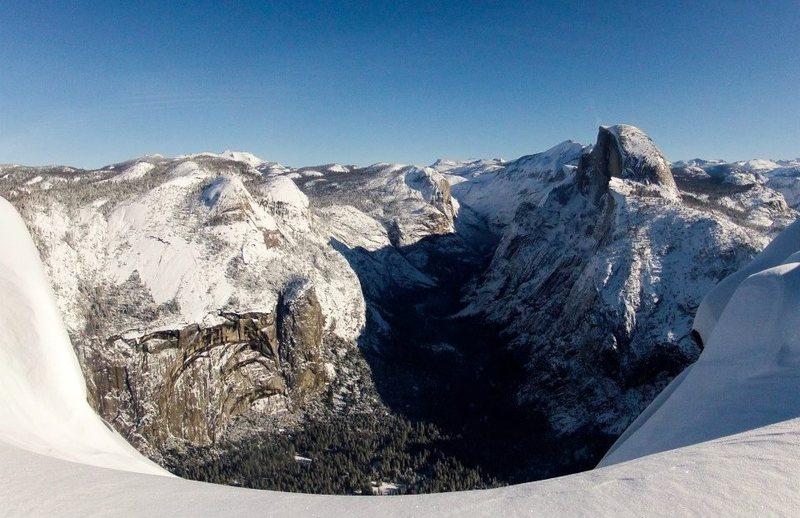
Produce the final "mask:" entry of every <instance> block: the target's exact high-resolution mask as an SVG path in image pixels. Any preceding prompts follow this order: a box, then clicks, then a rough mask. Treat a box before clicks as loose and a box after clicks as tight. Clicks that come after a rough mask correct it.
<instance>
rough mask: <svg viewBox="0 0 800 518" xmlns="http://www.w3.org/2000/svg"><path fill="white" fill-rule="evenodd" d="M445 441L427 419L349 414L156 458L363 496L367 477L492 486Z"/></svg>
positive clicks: (300, 488)
mask: <svg viewBox="0 0 800 518" xmlns="http://www.w3.org/2000/svg"><path fill="white" fill-rule="evenodd" d="M448 440H449V438H448V437H445V436H443V435H442V433H441V432H440V430H439V429H438V428H436V427H435V426H434V425H431V424H424V423H419V422H417V423H412V422H410V421H408V420H406V419H404V418H402V417H399V416H395V415H385V416H382V417H379V418H376V416H374V415H372V414H357V415H348V416H331V417H330V419H328V420H325V421H309V422H307V423H306V424H305V425H304V426H303V427H302V429H300V430H298V431H297V432H296V433H294V434H291V435H284V434H272V433H271V434H264V435H262V436H258V437H252V438H250V439H249V440H243V441H238V442H236V443H225V444H219V445H217V446H215V447H208V448H197V447H193V448H188V449H185V450H170V451H168V452H166V453H165V455H164V459H165V463H166V467H167V468H168V469H169V470H170V471H171V472H172V473H174V474H176V475H178V476H181V477H184V478H189V479H194V480H202V481H206V482H213V483H217V484H227V485H237V486H243V487H249V488H254V489H271V490H276V491H290V492H302V493H323V494H348V495H352V494H366V495H369V494H372V492H373V490H372V487H373V483H376V484H379V483H381V482H387V483H393V484H396V485H397V486H398V489H397V493H399V494H416V493H436V492H442V491H459V490H466V489H478V488H487V487H495V486H497V485H499V483H498V481H497V480H495V479H493V478H490V477H489V476H487V475H486V474H484V472H483V471H482V470H481V469H480V468H478V467H472V466H465V465H463V464H462V463H461V462H460V461H459V460H458V459H457V458H456V457H455V456H453V455H451V454H448V452H447V451H446V450H447V443H448V442H449V441H448ZM295 456H298V457H299V458H297V459H296V457H295ZM306 458H308V459H311V461H310V462H309V461H307V460H305V459H306Z"/></svg>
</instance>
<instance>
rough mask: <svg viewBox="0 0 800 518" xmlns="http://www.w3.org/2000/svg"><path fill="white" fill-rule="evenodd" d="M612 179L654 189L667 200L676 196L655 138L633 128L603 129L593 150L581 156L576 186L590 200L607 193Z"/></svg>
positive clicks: (666, 164)
mask: <svg viewBox="0 0 800 518" xmlns="http://www.w3.org/2000/svg"><path fill="white" fill-rule="evenodd" d="M612 177H615V178H622V179H626V180H631V181H634V182H637V183H640V184H644V185H648V186H655V187H657V188H659V191H660V192H661V193H662V194H663V195H664V196H666V197H675V196H677V187H676V185H675V180H674V179H673V177H672V172H671V171H670V167H669V162H667V160H666V159H665V158H664V155H663V153H662V152H661V150H660V149H659V148H658V147H657V146H656V145H655V143H654V142H653V141H652V139H651V138H650V137H649V136H647V134H645V133H644V132H643V131H642V130H640V129H639V128H636V127H634V126H629V125H627V124H620V125H617V126H610V127H604V126H601V127H600V129H599V130H598V133H597V143H596V144H595V145H594V147H593V148H592V151H591V152H590V153H588V154H586V155H584V156H583V157H581V161H580V164H579V166H578V171H577V184H578V186H579V187H580V189H581V190H582V191H583V192H584V193H586V194H588V195H589V196H590V197H591V198H593V199H598V198H599V197H600V196H602V195H603V194H605V193H606V192H607V191H608V183H609V181H610V180H611V178H612Z"/></svg>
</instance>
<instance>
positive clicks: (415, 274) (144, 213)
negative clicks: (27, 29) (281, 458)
mask: <svg viewBox="0 0 800 518" xmlns="http://www.w3.org/2000/svg"><path fill="white" fill-rule="evenodd" d="M764 164H766V163H760V165H759V167H762V169H758V170H757V171H756V170H755V169H754V168H755V167H756V163H755V162H754V163H753V164H751V166H748V167H750V168H751V169H750V170H752V171H756V172H753V173H752V174H753V177H754V178H756V180H757V181H754V182H752V183H742V182H740V181H739V180H736V181H734V180H729V179H728V178H733V176H732V174H734V173H731V174H728V173H725V174H723V175H722V176H720V175H719V174H717V173H713V174H712V172H709V171H711V169H713V168H714V167H718V166H719V165H720V164H711V163H706V162H699V161H693V162H691V163H677V164H674V165H673V166H672V167H670V164H669V163H668V162H667V160H666V158H665V157H664V156H663V154H662V153H661V151H660V150H659V149H658V147H657V146H656V145H655V144H654V143H653V142H652V140H650V138H649V137H647V135H645V134H644V133H643V132H642V131H641V130H639V129H637V128H634V127H632V126H625V125H620V126H614V127H610V128H601V129H600V131H599V135H598V141H597V143H596V144H595V145H594V146H586V145H582V144H577V143H574V142H570V141H566V142H564V143H562V144H559V145H557V146H555V147H553V148H552V149H550V150H547V151H545V152H542V153H538V154H534V155H530V156H526V157H522V158H520V159H518V160H514V161H511V162H505V161H502V160H499V159H492V160H475V161H469V162H456V161H444V160H441V161H437V162H436V163H435V164H433V165H432V166H430V167H416V166H404V165H396V164H375V165H372V166H369V167H355V166H350V165H348V166H345V165H339V164H328V165H324V166H317V167H302V168H292V167H286V166H283V165H281V164H277V163H272V162H266V161H263V160H261V159H258V158H256V157H253V156H252V155H249V154H244V153H232V152H226V153H223V154H219V155H216V154H212V153H200V154H195V155H187V156H184V157H178V158H174V159H167V158H164V157H160V156H147V157H142V158H140V159H135V160H132V161H129V162H125V163H122V164H115V165H112V166H108V167H106V168H103V169H99V170H95V171H83V170H76V169H72V168H66V167H56V168H27V167H22V166H3V167H2V168H1V169H0V195H2V196H4V197H6V198H7V199H9V201H11V202H12V204H14V205H15V206H16V207H17V208H18V209H19V211H20V212H21V214H22V216H23V218H24V219H25V221H26V223H27V224H28V227H29V228H30V229H31V232H32V234H33V237H34V240H35V242H36V244H37V246H38V248H39V251H40V253H41V255H42V258H43V260H44V263H45V266H46V270H47V273H48V275H49V277H50V279H51V282H52V285H53V289H54V291H55V293H56V299H57V302H58V307H59V309H60V311H61V312H62V314H63V315H64V320H65V324H66V327H67V330H68V332H69V334H70V336H71V337H72V341H73V344H74V346H75V349H76V352H77V355H78V358H79V361H80V363H81V366H82V367H83V370H84V373H85V375H86V378H87V384H88V388H89V398H90V401H91V402H92V404H93V406H94V407H95V408H96V409H97V410H98V412H99V413H100V414H101V415H102V416H103V417H104V418H105V419H107V420H108V421H109V422H111V423H112V424H113V425H114V426H115V427H116V429H117V430H119V431H120V432H122V433H123V435H124V436H125V437H126V438H128V439H129V440H130V441H132V442H133V443H134V444H136V445H137V447H139V448H141V449H143V450H144V451H147V452H149V453H151V454H155V453H157V451H158V450H159V449H160V448H162V447H165V446H166V445H170V444H173V443H174V442H175V441H178V442H188V443H191V444H198V445H202V444H211V443H214V442H215V441H217V440H218V439H219V438H220V437H222V436H224V435H225V434H229V433H232V431H233V430H237V431H241V430H242V427H245V428H247V427H248V426H250V427H252V426H254V425H253V423H259V424H257V425H255V426H256V427H258V426H265V424H264V421H263V419H272V418H274V417H276V416H278V417H280V418H281V419H283V418H286V419H291V418H292V416H293V415H296V414H298V413H301V412H303V409H304V408H306V407H308V406H309V405H311V406H313V405H314V404H316V403H317V402H319V401H320V396H321V395H322V394H323V393H325V392H326V391H328V390H330V388H331V387H334V388H335V390H334V392H335V393H334V394H333V396H332V400H333V401H334V403H333V406H334V407H335V408H342V407H346V406H347V405H352V404H360V405H363V406H365V407H366V408H370V407H372V406H376V405H378V404H380V402H379V401H378V399H379V398H378V397H376V396H377V395H385V394H384V393H385V392H386V391H387V390H388V391H391V390H393V391H394V392H397V391H398V390H400V389H405V388H406V387H405V385H396V386H394V385H393V384H394V383H395V381H396V380H395V379H394V378H392V379H391V380H390V381H386V382H384V383H383V386H380V385H381V383H380V380H378V381H377V383H378V385H379V387H378V393H379V394H376V393H375V391H374V389H370V388H369V387H367V385H369V383H372V382H373V381H374V380H372V381H371V380H368V379H366V378H367V377H369V376H370V375H373V376H379V375H381V374H380V373H382V372H388V371H391V369H390V368H388V367H387V365H388V366H389V367H391V362H393V361H395V359H396V358H398V357H400V356H402V355H403V354H406V355H411V354H413V355H418V358H417V364H424V363H425V362H427V361H429V360H428V359H429V358H434V359H435V360H436V361H438V362H441V364H442V365H448V366H449V367H448V368H450V369H452V370H457V369H462V368H464V365H465V364H466V363H468V362H467V361H466V360H464V358H465V356H464V355H465V354H468V352H467V349H466V348H462V344H460V343H459V340H460V339H462V335H464V334H469V333H468V332H467V333H465V332H460V333H459V331H458V329H457V327H458V326H459V325H461V323H462V322H467V321H468V322H470V325H471V326H473V327H474V326H476V323H478V325H481V324H485V326H484V327H486V328H487V329H491V330H493V331H492V332H495V331H496V333H497V334H498V335H499V336H498V337H497V338H498V339H497V340H496V343H495V342H494V341H487V342H486V343H485V344H483V345H482V347H483V348H484V349H487V350H488V351H486V354H494V352H493V351H492V350H491V348H492V347H500V346H499V345H498V344H500V343H508V344H509V349H510V350H511V351H512V354H513V355H514V357H515V358H516V361H517V362H521V363H522V364H523V365H524V369H525V372H524V375H523V376H522V378H521V379H519V380H517V379H516V378H515V379H514V380H497V379H487V378H486V377H483V378H476V379H478V382H479V383H485V384H486V386H487V390H488V387H489V386H490V385H495V384H497V383H501V384H502V383H505V384H510V383H512V382H513V383H515V384H516V385H514V386H513V387H510V388H511V389H512V390H513V392H514V394H515V399H516V402H517V404H518V406H519V407H520V408H522V409H524V410H525V411H526V412H528V413H529V414H530V415H533V416H541V417H542V418H543V419H544V420H545V421H546V422H547V423H548V425H549V427H550V429H551V431H552V432H553V433H555V434H560V435H562V436H565V437H566V436H572V437H597V436H600V437H606V439H604V440H608V439H607V438H608V437H611V438H613V437H616V436H617V435H619V434H620V433H621V432H622V431H623V430H624V429H625V427H626V426H627V425H628V423H630V422H631V421H632V420H633V419H634V418H635V417H636V416H637V415H638V414H639V413H640V411H641V410H642V409H643V408H644V407H645V406H647V404H648V403H649V402H650V401H651V400H652V399H653V398H654V397H655V396H656V394H658V392H659V391H660V390H661V389H662V388H663V387H664V386H665V385H666V384H667V383H668V382H669V381H670V379H672V377H674V376H675V375H676V374H677V373H678V372H680V371H681V370H682V369H683V368H684V367H685V366H686V365H688V364H690V363H691V362H692V361H693V360H694V359H696V358H697V356H698V354H699V352H700V348H699V346H698V344H697V343H696V341H695V340H693V339H692V338H691V331H692V319H693V317H694V313H695V310H696V309H697V307H698V306H699V305H700V301H701V300H702V298H703V296H704V294H705V293H706V292H707V291H708V290H709V289H710V288H711V287H712V286H713V285H714V284H715V283H717V282H718V281H719V280H721V279H722V278H723V277H725V276H726V275H728V274H729V273H731V272H733V271H735V270H737V269H739V268H740V267H742V266H743V265H744V264H745V263H746V262H747V261H749V260H750V259H751V258H752V257H753V256H754V255H755V254H756V253H757V252H758V251H760V250H761V249H762V248H763V247H764V246H765V245H766V244H767V243H768V242H769V240H770V239H771V238H772V237H774V235H776V234H777V233H778V232H779V231H780V230H782V229H783V228H785V227H786V226H787V225H788V224H789V223H790V222H791V221H793V220H794V219H795V218H796V216H797V213H796V211H795V210H794V209H793V208H792V207H790V206H789V204H787V198H786V196H788V197H789V198H791V196H792V192H793V191H792V190H791V188H790V187H786V185H790V182H788V180H787V181H785V182H784V183H781V182H773V183H772V184H770V181H771V180H770V179H771V178H773V179H774V178H791V175H789V173H785V174H784V173H779V172H775V171H777V170H780V169H787V170H790V169H791V168H792V167H793V166H792V165H791V164H789V163H784V164H780V163H774V165H775V166H776V167H774V168H772V169H769V171H770V172H771V173H768V172H763V171H765V170H766V169H763V167H766V166H765V165H764ZM767 165H769V166H770V167H771V166H772V163H770V164H767ZM742 167H744V166H742ZM723 169H724V168H723ZM729 169H730V170H733V169H735V168H729ZM726 170H728V169H726ZM714 171H716V169H714ZM737 171H738V170H737ZM756 173H757V174H758V175H761V176H756ZM772 173H774V174H772ZM720 174H722V173H720ZM735 174H738V173H735ZM748 174H751V173H748ZM781 175H783V176H781ZM736 178H738V177H736ZM762 180H763V181H762ZM792 185H793V184H792ZM784 194H785V195H784ZM439 298H445V299H447V300H446V301H445V302H441V301H438V299H439ZM432 300H433V302H431V301H432ZM409 308H410V309H409ZM465 325H466V324H465ZM414 328H416V329H418V330H419V331H418V332H416V333H413V332H410V331H409V329H412V331H413V329H414ZM454 328H455V330H453V329H454ZM470 329H471V328H470ZM701 335H702V333H701ZM412 338H413V341H414V342H420V343H415V344H413V347H411V346H409V344H407V343H406V342H408V341H409V340H410V339H412ZM426 340H428V341H430V343H427V342H425V341H426ZM390 343H393V344H395V345H394V346H393V347H394V350H393V351H389V350H387V348H388V347H389V346H387V345H386V344H390ZM404 347H405V348H404ZM420 351H427V352H426V353H425V354H422V353H421V352H420ZM443 351H444V352H443ZM443 354H444V356H443ZM447 354H450V355H453V356H447ZM459 354H460V355H461V356H459ZM359 355H361V356H363V357H368V360H369V368H364V366H363V365H361V367H358V366H355V365H354V364H353V360H352V359H353V357H354V356H355V357H359ZM477 357H478V356H475V355H472V356H466V358H468V359H474V358H477ZM375 358H378V359H377V360H376V359H375ZM455 358H461V360H459V361H455V360H454V359H455ZM362 363H363V361H362ZM437 365H439V364H437ZM495 374H496V373H495ZM493 375H494V374H493ZM386 386H389V388H388V389H387V388H386ZM409 386H410V387H411V388H414V387H413V386H411V385H409ZM424 388H425V387H423V389H424ZM421 390H422V389H421ZM345 393H346V394H347V398H349V399H347V398H344V399H343V397H344V396H343V394H345ZM434 393H435V392H427V393H426V394H428V395H430V394H434ZM405 397H406V399H407V400H408V399H411V400H413V399H415V398H416V396H409V395H406V396H405ZM354 398H355V399H354ZM345 399H346V400H347V401H349V403H347V405H344V404H343V403H341V402H342V401H344V400H345ZM401 399H402V394H401ZM479 418H480V416H479V415H478V416H476V419H479ZM594 448H595V449H594V450H591V451H589V452H588V453H587V451H583V452H582V453H581V452H579V454H580V455H584V456H586V457H587V458H590V459H591V458H593V456H596V455H598V454H601V453H602V451H601V450H599V449H597V448H598V447H594Z"/></svg>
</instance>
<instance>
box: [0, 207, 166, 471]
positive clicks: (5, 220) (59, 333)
mask: <svg viewBox="0 0 800 518" xmlns="http://www.w3.org/2000/svg"><path fill="white" fill-rule="evenodd" d="M0 221H2V225H0V242H2V243H3V248H2V253H0V292H1V293H2V294H3V295H2V298H0V380H2V383H0V441H2V442H4V443H6V444H9V445H14V446H16V447H18V448H22V449H25V450H28V451H31V452H35V453H39V454H43V455H47V456H50V457H55V458H60V459H65V460H71V461H75V462H81V463H84V464H90V465H93V466H100V467H104V468H116V469H125V470H127V471H136V472H141V473H150V474H158V475H167V473H166V472H165V471H163V470H162V469H161V468H159V467H158V466H156V465H155V464H153V463H152V462H150V461H148V460H146V459H145V458H144V457H142V456H141V455H140V454H139V453H138V452H137V451H136V450H134V449H133V448H132V447H131V446H130V445H128V443H126V442H125V441H124V440H123V439H122V438H121V437H120V436H119V435H117V434H116V433H114V432H112V431H111V429H110V428H109V427H108V426H107V425H105V424H104V423H103V422H102V421H101V420H100V419H99V418H98V417H97V415H95V413H94V411H92V409H91V408H90V407H89V404H88V403H87V402H86V385H85V384H84V380H83V375H82V374H81V370H80V367H79V366H78V361H77V359H76V358H75V353H74V352H73V350H72V345H71V344H70V341H69V337H68V336H67V332H66V330H65V328H64V324H63V323H62V320H61V316H60V315H59V312H58V308H57V307H56V303H55V300H54V298H53V293H52V290H51V289H50V285H49V283H48V281H47V278H46V277H45V273H44V269H43V267H42V264H41V261H40V260H39V253H38V252H37V250H36V247H35V246H34V244H33V241H32V240H31V237H30V235H29V234H28V230H27V228H26V227H25V224H24V223H23V221H22V219H21V218H20V217H19V215H18V214H17V211H16V210H15V209H14V208H13V207H12V206H11V205H10V204H9V203H8V202H7V201H5V200H4V199H2V198H0Z"/></svg>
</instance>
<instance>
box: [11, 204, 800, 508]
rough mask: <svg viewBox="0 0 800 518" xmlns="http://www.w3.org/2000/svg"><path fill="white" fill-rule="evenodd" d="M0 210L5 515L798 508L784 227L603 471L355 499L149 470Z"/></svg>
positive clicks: (24, 244)
mask: <svg viewBox="0 0 800 518" xmlns="http://www.w3.org/2000/svg"><path fill="white" fill-rule="evenodd" d="M0 217H1V218H2V221H3V222H4V225H3V226H2V227H0V237H2V239H3V242H4V243H6V244H9V245H12V246H5V247H3V248H2V249H0V285H2V286H3V291H4V297H3V298H2V299H0V357H2V359H3V363H2V371H3V383H2V384H0V386H1V387H2V389H0V415H1V416H2V417H3V420H2V421H1V422H0V458H2V462H0V499H2V502H3V512H4V513H5V514H9V515H26V516H31V515H36V516H45V515H47V516H51V515H54V514H55V515H59V516H95V515H102V516H132V515H137V516H138V515H142V514H146V515H148V516H196V515H198V514H209V513H211V514H214V515H219V516H249V515H263V513H264V510H265V509H268V510H269V513H270V514H271V515H274V516H297V515H304V516H343V515H346V516H375V515H381V516H409V515H423V516H462V515H464V514H469V515H471V516H498V515H503V516H516V515H520V516H521V515H530V514H537V515H538V514H542V515H544V514H547V515H559V516H587V515H592V516H597V515H614V516H641V515H648V516H675V515H726V516H728V515H733V516H739V515H740V516H752V515H755V514H758V515H764V514H767V515H792V514H794V512H795V511H796V509H797V508H798V506H800V497H799V496H798V495H800V485H798V484H799V483H798V479H797V476H796V474H797V471H798V469H800V462H798V459H800V418H798V411H800V407H799V406H798V404H797V400H796V399H797V398H796V397H794V396H793V394H795V393H796V390H795V386H796V379H797V369H798V363H797V357H798V354H797V352H798V344H797V340H796V337H797V336H798V333H797V330H798V322H797V318H796V317H797V315H798V314H800V301H798V300H797V293H798V287H800V286H798V279H797V276H796V273H797V271H798V268H799V267H800V261H798V254H799V253H800V252H798V250H800V242H798V230H800V227H799V226H798V225H799V224H797V223H796V224H794V225H793V226H792V227H791V228H789V229H788V230H787V231H786V232H784V233H783V234H782V235H781V236H780V237H779V238H778V239H776V240H775V242H774V243H773V245H772V246H770V247H769V248H768V249H767V250H765V251H764V252H763V253H762V254H761V255H760V256H759V257H758V258H757V259H756V261H754V262H753V263H751V265H750V266H749V267H748V268H747V269H745V270H743V271H742V273H739V274H736V275H734V276H732V277H729V279H728V280H726V281H725V282H724V283H722V284H720V285H719V287H717V288H715V289H714V290H713V291H711V293H710V294H709V295H708V296H707V297H706V299H705V300H704V302H703V305H702V307H706V306H707V304H711V309H709V311H707V312H704V313H703V314H705V315H706V316H702V315H700V316H698V319H697V322H696V323H695V325H696V327H697V329H698V330H699V331H700V332H701V334H702V336H703V340H704V342H705V343H706V344H707V345H706V348H705V350H704V352H703V353H702V354H701V355H700V359H699V360H698V362H697V363H696V364H695V366H694V367H692V368H691V369H690V370H688V371H687V372H686V373H685V374H683V375H681V376H680V377H679V378H677V379H676V380H675V381H674V382H673V383H672V384H671V385H670V387H669V388H668V389H667V390H666V391H664V392H663V393H662V394H661V396H659V398H658V399H657V400H656V401H655V402H654V403H653V404H652V405H651V406H650V408H648V410H647V411H646V412H645V414H643V415H642V417H641V418H640V419H639V420H638V421H637V423H635V424H634V425H633V426H632V427H631V428H630V430H629V431H628V432H626V434H625V435H624V436H623V437H622V438H621V439H620V441H619V442H618V444H617V445H616V446H615V448H614V449H613V450H612V452H610V453H609V456H608V457H607V458H606V459H605V460H604V462H603V464H604V466H603V467H600V468H598V469H595V470H592V471H588V472H585V473H580V474H577V475H571V476H568V477H561V478H557V479H552V480H547V481H542V482H534V483H529V484H521V485H516V486H511V487H506V488H499V489H492V490H486V491H469V492H460V493H444V494H438V495H426V496H423V497H419V496H408V497H393V498H359V497H334V496H319V495H299V494H288V493H276V492H270V491H252V490H245V489H240V488H232V487H224V486H215V485H211V484H202V483H198V482H191V481H186V480H180V479H177V478H173V477H164V476H159V475H160V473H159V472H158V470H157V468H156V469H154V468H153V467H152V465H151V464H149V462H148V461H146V460H145V459H144V458H142V457H140V456H138V454H136V453H135V452H134V451H133V450H132V449H130V447H128V446H127V445H125V443H124V442H123V441H122V440H121V439H120V438H119V437H118V436H116V434H114V433H113V432H111V431H109V430H108V429H106V428H104V427H103V426H102V424H101V422H100V420H99V419H97V417H96V416H95V415H93V414H92V413H91V412H90V411H89V408H88V406H87V405H86V403H85V400H84V398H83V396H84V392H83V389H82V387H81V386H80V385H81V384H80V383H79V381H80V372H79V370H78V368H77V364H76V361H75V357H74V354H73V351H72V349H71V347H70V344H69V340H68V339H67V336H66V333H65V330H64V328H63V325H62V323H61V322H60V318H59V316H58V310H57V307H56V304H55V300H54V298H53V295H52V292H51V290H50V287H49V286H48V283H47V281H46V279H45V275H44V269H43V268H42V265H41V263H40V262H39V259H38V257H37V254H36V250H35V248H34V246H33V243H32V241H31V239H30V237H29V236H28V234H27V232H26V229H25V227H24V224H23V223H22V221H21V219H20V218H19V217H18V216H17V215H16V213H15V211H14V209H13V208H11V207H10V206H9V205H8V204H6V203H5V202H3V201H0ZM765 323H766V325H765ZM21 396H22V397H21ZM776 398H777V400H776ZM776 401H777V402H778V403H780V404H776ZM20 403H23V404H20ZM721 411H723V413H720V412H721ZM56 423H57V424H56ZM54 432H56V433H54ZM687 434H688V435H687ZM731 434H732V435H731ZM65 439H66V440H65ZM654 441H655V442H654ZM701 441H706V442H701ZM675 448H677V449H675ZM659 451H660V452H661V453H655V454H653V453H654V452H659ZM627 459H630V460H627Z"/></svg>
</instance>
